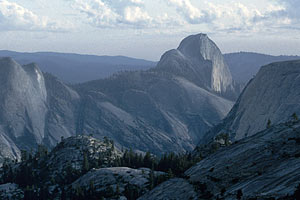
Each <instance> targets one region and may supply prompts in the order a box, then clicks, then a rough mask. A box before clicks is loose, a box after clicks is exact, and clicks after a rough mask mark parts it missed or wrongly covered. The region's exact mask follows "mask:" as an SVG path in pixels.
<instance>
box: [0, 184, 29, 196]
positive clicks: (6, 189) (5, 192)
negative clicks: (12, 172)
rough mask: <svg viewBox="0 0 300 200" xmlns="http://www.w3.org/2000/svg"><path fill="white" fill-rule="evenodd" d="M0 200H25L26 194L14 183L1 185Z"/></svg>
mask: <svg viewBox="0 0 300 200" xmlns="http://www.w3.org/2000/svg"><path fill="white" fill-rule="evenodd" d="M0 198H1V199H2V200H15V199H23V198H24V192H23V191H22V190H21V189H20V188H19V187H18V185H16V184H14V183H6V184H2V185H0Z"/></svg>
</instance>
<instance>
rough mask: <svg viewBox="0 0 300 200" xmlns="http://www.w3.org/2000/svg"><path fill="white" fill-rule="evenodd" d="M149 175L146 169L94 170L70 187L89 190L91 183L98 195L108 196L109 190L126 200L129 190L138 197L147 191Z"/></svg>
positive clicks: (161, 173)
mask: <svg viewBox="0 0 300 200" xmlns="http://www.w3.org/2000/svg"><path fill="white" fill-rule="evenodd" d="M149 174H150V169H148V168H141V169H131V168H128V167H110V168H101V169H94V170H91V171H89V172H88V173H87V174H85V175H84V176H82V177H80V178H79V179H77V180H76V181H75V182H74V183H72V187H73V188H74V189H76V188H77V187H81V188H86V189H89V187H90V186H91V184H90V183H91V182H92V183H93V184H94V188H95V191H96V192H97V193H98V194H103V196H106V195H109V194H108V193H109V192H108V191H109V190H112V191H113V192H115V191H117V190H119V191H118V193H119V196H121V197H120V198H121V199H122V198H124V199H127V198H126V197H125V196H126V195H127V196H129V195H128V193H129V190H131V191H134V190H135V191H136V192H137V193H138V194H139V196H140V195H142V194H144V193H146V192H148V191H149V189H148V188H149ZM163 174H164V173H163V172H154V176H159V175H163ZM117 188H118V189H117ZM108 198H109V197H108Z"/></svg>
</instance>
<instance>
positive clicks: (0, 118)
mask: <svg viewBox="0 0 300 200" xmlns="http://www.w3.org/2000/svg"><path fill="white" fill-rule="evenodd" d="M0 76H1V77H0V91H1V95H0V107H1V112H0V134H1V137H2V138H5V139H4V140H3V141H5V142H3V143H4V144H6V146H11V147H12V148H9V149H11V153H12V154H18V152H16V151H15V150H14V149H15V148H14V145H10V144H11V143H12V141H14V142H16V143H20V144H21V145H22V144H28V143H29V144H32V142H33V141H37V142H38V143H41V142H42V139H43V137H44V128H45V117H46V112H47V106H46V98H47V94H46V88H45V83H44V78H43V75H42V73H41V71H40V70H39V69H38V68H37V67H36V66H35V65H26V66H23V67H22V66H20V65H19V64H18V63H16V62H15V61H13V60H12V59H10V58H3V59H0Z"/></svg>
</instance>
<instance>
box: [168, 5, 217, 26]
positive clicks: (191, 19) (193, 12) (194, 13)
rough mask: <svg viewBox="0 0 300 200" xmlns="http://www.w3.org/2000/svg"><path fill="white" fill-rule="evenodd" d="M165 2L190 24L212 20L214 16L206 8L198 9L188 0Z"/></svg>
mask: <svg viewBox="0 0 300 200" xmlns="http://www.w3.org/2000/svg"><path fill="white" fill-rule="evenodd" d="M167 4H168V5H170V6H173V7H175V8H176V11H177V12H178V13H179V14H180V15H181V16H182V17H183V18H184V19H185V20H186V21H187V22H188V23H191V24H201V23H207V22H209V21H212V20H213V19H214V18H215V16H214V15H213V13H210V12H209V11H207V10H200V9H198V8H197V7H195V6H194V5H192V3H191V2H190V0H167Z"/></svg>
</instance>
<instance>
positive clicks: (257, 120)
mask: <svg viewBox="0 0 300 200" xmlns="http://www.w3.org/2000/svg"><path fill="white" fill-rule="evenodd" d="M299 99H300V61H287V62H278V63H273V64H270V65H266V66H263V67H262V68H261V69H260V71H259V72H258V74H257V75H256V76H255V78H254V79H252V80H251V81H250V82H249V83H248V85H247V86H246V88H245V89H244V91H243V93H242V94H241V96H240V97H239V99H238V100H237V102H236V104H235V105H234V107H233V109H232V110H231V111H230V113H229V114H228V116H227V117H226V118H225V119H224V121H223V123H222V124H220V125H219V126H218V127H216V128H214V129H213V130H212V132H213V133H214V134H217V133H220V132H228V133H230V134H231V136H232V137H233V138H234V139H236V140H239V139H242V138H244V137H247V136H251V135H253V134H255V133H257V132H258V131H261V130H263V129H265V128H266V127H267V123H268V120H270V121H271V124H277V123H280V122H285V121H287V120H288V119H290V118H291V115H292V114H293V113H296V114H297V115H298V116H299V115H300V102H299ZM209 136H212V134H210V135H209Z"/></svg>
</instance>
